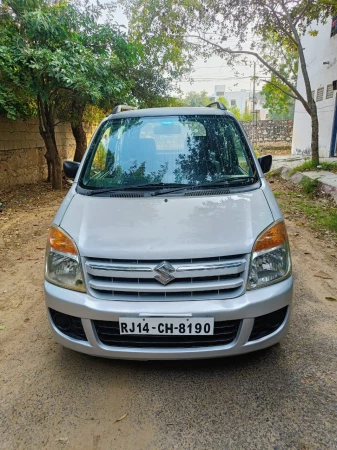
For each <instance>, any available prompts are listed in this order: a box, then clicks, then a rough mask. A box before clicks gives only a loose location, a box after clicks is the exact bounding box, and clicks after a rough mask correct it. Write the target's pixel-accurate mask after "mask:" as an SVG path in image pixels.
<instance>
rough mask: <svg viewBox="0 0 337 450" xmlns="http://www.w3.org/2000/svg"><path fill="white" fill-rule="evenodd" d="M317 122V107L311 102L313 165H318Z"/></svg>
mask: <svg viewBox="0 0 337 450" xmlns="http://www.w3.org/2000/svg"><path fill="white" fill-rule="evenodd" d="M318 132H319V122H318V114H317V106H316V103H315V101H313V102H312V113H311V160H312V162H313V163H314V164H316V165H317V164H319V138H318V135H319V134H318Z"/></svg>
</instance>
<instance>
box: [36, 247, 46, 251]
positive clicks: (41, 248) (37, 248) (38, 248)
mask: <svg viewBox="0 0 337 450" xmlns="http://www.w3.org/2000/svg"><path fill="white" fill-rule="evenodd" d="M36 250H45V248H43V247H36Z"/></svg>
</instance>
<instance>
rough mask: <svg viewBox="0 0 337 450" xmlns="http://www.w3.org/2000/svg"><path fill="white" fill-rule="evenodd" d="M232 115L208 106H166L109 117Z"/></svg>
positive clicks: (134, 110)
mask: <svg viewBox="0 0 337 450" xmlns="http://www.w3.org/2000/svg"><path fill="white" fill-rule="evenodd" d="M223 115H228V116H232V114H231V113H229V112H228V111H226V110H223V109H216V108H207V107H187V106H180V107H165V108H146V109H133V110H131V111H122V112H120V113H116V114H110V116H109V117H108V118H109V119H124V118H128V117H160V116H223Z"/></svg>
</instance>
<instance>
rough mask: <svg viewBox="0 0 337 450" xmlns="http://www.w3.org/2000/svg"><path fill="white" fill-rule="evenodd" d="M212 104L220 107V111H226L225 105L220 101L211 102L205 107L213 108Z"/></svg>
mask: <svg viewBox="0 0 337 450" xmlns="http://www.w3.org/2000/svg"><path fill="white" fill-rule="evenodd" d="M213 106H216V107H217V108H218V109H222V111H227V108H226V106H225V105H224V104H223V103H221V102H213V103H210V104H209V105H206V108H213Z"/></svg>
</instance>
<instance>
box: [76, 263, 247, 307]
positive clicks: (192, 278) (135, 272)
mask: <svg viewBox="0 0 337 450" xmlns="http://www.w3.org/2000/svg"><path fill="white" fill-rule="evenodd" d="M163 262H165V267H169V273H168V274H169V282H168V283H167V284H162V283H161V282H160V280H158V278H162V272H161V269H160V266H161V264H162V263H163ZM246 266H247V261H246V257H245V256H242V255H241V256H235V257H216V258H196V259H184V260H170V261H160V260H113V259H102V258H100V259H95V258H86V259H85V268H86V277H87V285H88V286H89V290H90V293H91V294H92V295H93V296H94V297H96V298H100V299H104V300H126V301H137V300H142V301H162V300H168V301H174V300H177V301H179V300H208V299H226V298H232V297H235V296H238V295H240V294H241V293H242V292H243V290H244V286H245V280H246V276H245V275H246ZM158 267H159V271H158ZM164 281H167V280H164Z"/></svg>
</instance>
